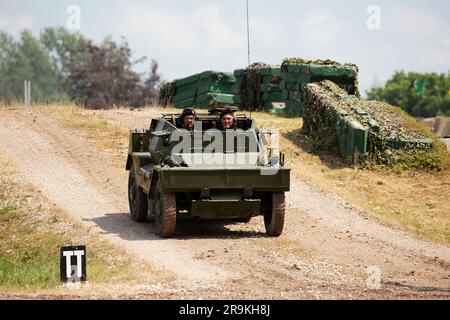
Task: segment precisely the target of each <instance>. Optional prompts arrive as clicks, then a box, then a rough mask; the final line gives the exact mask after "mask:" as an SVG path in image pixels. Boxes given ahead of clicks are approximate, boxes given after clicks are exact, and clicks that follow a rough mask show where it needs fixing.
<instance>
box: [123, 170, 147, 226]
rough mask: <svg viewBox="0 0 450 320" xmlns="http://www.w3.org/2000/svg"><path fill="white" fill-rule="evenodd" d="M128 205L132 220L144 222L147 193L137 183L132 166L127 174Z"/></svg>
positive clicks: (145, 218)
mask: <svg viewBox="0 0 450 320" xmlns="http://www.w3.org/2000/svg"><path fill="white" fill-rule="evenodd" d="M128 205H129V207H130V214H131V219H132V220H134V221H137V222H144V221H145V220H147V214H148V202H147V195H146V194H145V193H144V191H142V189H141V188H140V187H139V185H138V184H137V181H136V175H135V173H134V167H133V166H131V168H130V175H129V176H128Z"/></svg>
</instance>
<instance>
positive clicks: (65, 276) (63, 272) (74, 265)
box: [60, 246, 87, 283]
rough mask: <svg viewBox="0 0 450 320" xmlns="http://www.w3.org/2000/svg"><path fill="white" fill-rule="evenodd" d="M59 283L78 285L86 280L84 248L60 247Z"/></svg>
mask: <svg viewBox="0 0 450 320" xmlns="http://www.w3.org/2000/svg"><path fill="white" fill-rule="evenodd" d="M60 276H61V282H64V283H79V282H85V281H86V280H87V276H86V246H75V247H61V252H60Z"/></svg>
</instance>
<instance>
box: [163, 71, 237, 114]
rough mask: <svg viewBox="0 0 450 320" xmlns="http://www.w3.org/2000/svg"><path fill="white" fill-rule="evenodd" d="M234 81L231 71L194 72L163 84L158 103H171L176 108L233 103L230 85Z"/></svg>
mask: <svg viewBox="0 0 450 320" xmlns="http://www.w3.org/2000/svg"><path fill="white" fill-rule="evenodd" d="M235 82H236V78H235V77H234V75H233V74H232V73H226V72H215V71H205V72H202V73H198V74H194V75H192V76H189V77H186V78H183V79H178V80H175V81H172V82H169V83H166V84H164V85H163V86H162V87H161V90H160V95H159V103H160V104H161V105H162V106H164V107H166V106H169V105H173V106H175V107H176V108H185V107H191V106H196V107H199V108H209V107H211V106H218V105H233V104H234V95H233V94H232V86H233V85H234V84H235Z"/></svg>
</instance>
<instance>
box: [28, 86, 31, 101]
mask: <svg viewBox="0 0 450 320" xmlns="http://www.w3.org/2000/svg"><path fill="white" fill-rule="evenodd" d="M28 105H29V106H31V81H30V80H28Z"/></svg>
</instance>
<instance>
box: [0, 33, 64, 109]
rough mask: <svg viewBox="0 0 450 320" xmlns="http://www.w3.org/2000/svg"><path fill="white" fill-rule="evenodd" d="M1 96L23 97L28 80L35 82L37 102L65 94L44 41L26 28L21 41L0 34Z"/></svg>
mask: <svg viewBox="0 0 450 320" xmlns="http://www.w3.org/2000/svg"><path fill="white" fill-rule="evenodd" d="M0 57H1V59H0V96H1V97H2V98H3V99H4V100H6V101H11V100H12V99H21V98H22V97H23V90H24V81H25V80H30V81H31V92H32V94H31V96H32V100H33V101H35V102H36V101H39V102H49V101H54V100H59V99H61V98H62V97H63V96H64V92H63V91H62V90H61V88H60V85H59V83H58V72H57V70H55V69H54V67H53V65H52V62H51V59H50V57H49V56H48V55H47V53H46V51H45V49H44V47H43V46H42V45H41V43H40V42H39V41H38V40H37V39H36V38H34V37H33V35H32V34H31V32H29V31H26V30H25V31H23V32H22V33H21V35H20V41H15V40H14V39H13V38H12V37H10V36H9V35H7V34H6V33H4V32H1V33H0Z"/></svg>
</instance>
